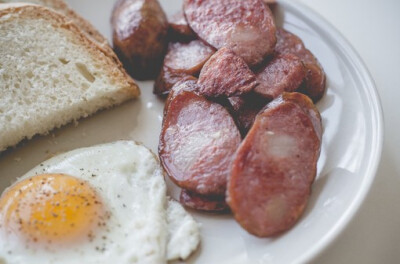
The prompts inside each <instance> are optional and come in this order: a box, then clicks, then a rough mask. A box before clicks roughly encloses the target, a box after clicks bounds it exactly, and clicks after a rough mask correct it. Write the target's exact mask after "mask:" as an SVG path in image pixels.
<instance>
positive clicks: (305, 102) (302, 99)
mask: <svg viewBox="0 0 400 264" xmlns="http://www.w3.org/2000/svg"><path fill="white" fill-rule="evenodd" d="M281 98H282V100H283V101H286V102H294V103H296V104H297V105H299V106H300V107H301V108H302V109H303V111H304V112H305V113H306V114H307V115H308V116H309V117H310V120H311V122H312V123H313V126H314V130H315V132H316V133H317V136H318V138H319V140H320V141H321V140H322V118H321V114H320V113H319V111H318V109H317V107H316V106H315V105H314V104H313V102H312V101H311V99H310V98H308V97H307V96H305V95H303V94H301V93H283V94H282V96H281Z"/></svg>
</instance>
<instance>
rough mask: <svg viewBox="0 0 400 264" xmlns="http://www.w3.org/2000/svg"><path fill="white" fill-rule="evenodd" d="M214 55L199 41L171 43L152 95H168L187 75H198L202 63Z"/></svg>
mask: <svg viewBox="0 0 400 264" xmlns="http://www.w3.org/2000/svg"><path fill="white" fill-rule="evenodd" d="M214 53H215V50H214V48H212V47H210V46H208V45H206V44H204V43H203V42H202V41H200V40H193V41H191V42H189V43H180V42H176V43H171V44H170V45H169V47H168V52H167V55H166V56H165V59H164V65H163V68H162V71H161V72H160V75H159V76H158V78H157V80H156V82H155V84H154V93H155V94H158V95H163V94H168V92H169V90H170V89H171V88H172V86H173V85H174V84H175V83H176V82H178V81H179V80H182V78H185V77H187V76H189V75H192V76H196V75H198V74H199V73H200V70H201V68H202V67H203V65H204V63H206V61H207V60H208V59H209V58H210V57H211V56H212V55H213V54H214Z"/></svg>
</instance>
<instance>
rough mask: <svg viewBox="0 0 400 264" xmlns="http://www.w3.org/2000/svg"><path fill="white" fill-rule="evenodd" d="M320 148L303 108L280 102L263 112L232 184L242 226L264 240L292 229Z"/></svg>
mask: <svg viewBox="0 0 400 264" xmlns="http://www.w3.org/2000/svg"><path fill="white" fill-rule="evenodd" d="M301 98H306V97H305V96H304V97H301ZM319 149H320V139H319V138H318V135H317V133H316V131H315V129H314V126H313V123H312V121H311V120H310V117H309V115H308V114H307V113H305V112H304V111H303V108H302V107H301V106H300V105H299V104H297V103H294V102H293V101H285V100H283V99H282V98H277V99H276V100H274V101H272V102H271V103H270V104H269V106H268V107H267V108H266V109H265V110H263V111H262V112H260V114H259V115H258V116H257V117H256V120H255V122H254V124H253V126H252V128H251V129H250V131H249V133H248V134H247V136H246V138H245V139H244V141H243V142H242V144H241V145H240V147H239V149H238V151H237V153H236V157H235V159H234V160H233V163H232V171H231V175H230V178H229V182H228V190H227V195H228V198H227V202H228V204H229V206H230V207H231V210H232V212H233V214H234V216H235V218H236V220H237V221H238V222H239V223H240V225H241V226H242V227H243V228H245V229H246V230H247V231H248V232H249V233H251V234H254V235H256V236H259V237H268V236H274V235H277V234H279V233H281V232H283V231H285V230H287V229H289V228H290V227H292V226H293V225H294V224H295V223H296V222H297V220H298V219H299V218H300V216H301V215H302V213H303V211H304V208H305V207H306V204H307V201H308V198H309V195H310V192H311V184H312V182H313V180H314V178H315V175H316V168H317V160H318V157H319Z"/></svg>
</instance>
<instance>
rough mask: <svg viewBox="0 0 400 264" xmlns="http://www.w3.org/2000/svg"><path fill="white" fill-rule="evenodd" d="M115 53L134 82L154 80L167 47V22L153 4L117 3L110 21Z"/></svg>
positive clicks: (147, 0) (141, 0) (146, 0)
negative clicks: (137, 80) (135, 80)
mask: <svg viewBox="0 0 400 264" xmlns="http://www.w3.org/2000/svg"><path fill="white" fill-rule="evenodd" d="M111 23H112V28H113V45H114V49H115V52H116V53H117V54H118V56H119V58H120V59H121V61H122V62H123V64H124V65H125V67H126V68H127V70H128V72H129V73H130V74H131V75H132V76H133V77H134V78H136V79H140V80H146V79H154V78H155V77H156V76H157V74H158V73H159V70H160V68H161V64H162V61H163V58H164V55H165V52H166V49H167V46H168V42H167V35H168V28H169V24H168V20H167V17H166V15H165V13H164V11H163V10H162V9H161V6H160V4H159V3H158V1H157V0H119V1H118V2H117V3H116V4H115V7H114V10H113V14H112V18H111Z"/></svg>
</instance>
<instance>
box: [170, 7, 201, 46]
mask: <svg viewBox="0 0 400 264" xmlns="http://www.w3.org/2000/svg"><path fill="white" fill-rule="evenodd" d="M168 22H169V32H168V34H169V38H170V39H172V40H173V41H190V40H193V39H196V34H195V33H194V32H193V30H192V29H191V28H190V27H189V25H188V23H187V21H186V18H185V15H184V14H183V11H182V10H179V11H178V12H177V13H175V14H174V15H173V16H171V18H169V19H168Z"/></svg>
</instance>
